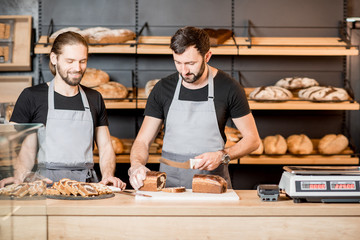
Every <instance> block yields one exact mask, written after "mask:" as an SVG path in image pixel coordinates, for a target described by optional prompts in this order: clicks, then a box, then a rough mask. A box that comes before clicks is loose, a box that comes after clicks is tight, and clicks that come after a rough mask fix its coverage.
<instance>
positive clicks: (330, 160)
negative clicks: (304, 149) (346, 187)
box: [239, 155, 359, 165]
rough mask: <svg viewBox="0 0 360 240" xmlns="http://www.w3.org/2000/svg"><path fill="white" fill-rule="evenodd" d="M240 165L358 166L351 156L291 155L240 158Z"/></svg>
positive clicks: (357, 162) (357, 159) (357, 161)
mask: <svg viewBox="0 0 360 240" xmlns="http://www.w3.org/2000/svg"><path fill="white" fill-rule="evenodd" d="M239 161H240V164H282V165H287V164H291V165H294V164H300V165H304V164H306V165H349V164H356V165H357V164H359V158H358V157H353V156H351V155H331V156H323V155H310V156H304V157H297V156H293V155H283V156H276V157H271V156H267V155H259V156H255V155H254V156H251V155H249V156H245V157H243V158H241V159H240V160H239Z"/></svg>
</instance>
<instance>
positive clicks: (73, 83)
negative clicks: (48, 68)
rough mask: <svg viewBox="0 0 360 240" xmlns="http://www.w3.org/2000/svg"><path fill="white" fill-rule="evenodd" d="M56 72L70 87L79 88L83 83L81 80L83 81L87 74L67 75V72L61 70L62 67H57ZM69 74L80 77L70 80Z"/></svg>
mask: <svg viewBox="0 0 360 240" xmlns="http://www.w3.org/2000/svg"><path fill="white" fill-rule="evenodd" d="M56 71H57V72H58V73H59V75H60V77H61V78H62V79H63V80H64V81H65V82H66V83H67V84H68V85H70V86H77V85H78V84H79V83H80V81H81V79H82V77H83V75H84V73H85V71H84V72H82V71H78V72H67V73H65V72H63V71H62V69H61V67H59V65H56ZM69 73H71V74H74V73H80V77H73V78H70V77H69Z"/></svg>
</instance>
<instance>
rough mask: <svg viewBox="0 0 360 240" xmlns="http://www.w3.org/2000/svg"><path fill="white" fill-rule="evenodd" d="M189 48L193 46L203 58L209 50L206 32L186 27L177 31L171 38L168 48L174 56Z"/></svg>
mask: <svg viewBox="0 0 360 240" xmlns="http://www.w3.org/2000/svg"><path fill="white" fill-rule="evenodd" d="M190 46H194V47H195V48H196V49H197V50H198V51H199V53H200V54H201V56H203V57H204V56H205V54H206V53H207V52H208V51H209V49H210V39H209V35H208V34H207V32H206V31H204V30H203V29H201V28H196V27H190V26H188V27H183V28H180V29H179V30H177V31H176V33H175V34H174V36H172V38H171V44H170V48H171V50H173V51H174V52H175V53H176V54H182V53H184V52H185V50H186V49H187V48H188V47H190Z"/></svg>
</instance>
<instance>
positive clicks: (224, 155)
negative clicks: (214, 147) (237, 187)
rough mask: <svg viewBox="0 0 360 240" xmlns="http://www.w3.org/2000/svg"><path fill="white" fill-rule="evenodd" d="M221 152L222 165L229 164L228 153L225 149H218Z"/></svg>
mask: <svg viewBox="0 0 360 240" xmlns="http://www.w3.org/2000/svg"><path fill="white" fill-rule="evenodd" d="M219 151H220V152H221V154H222V156H221V159H220V161H221V164H224V165H227V164H229V162H230V160H231V158H230V155H229V154H228V153H227V151H225V149H222V150H219Z"/></svg>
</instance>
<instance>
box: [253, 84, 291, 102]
mask: <svg viewBox="0 0 360 240" xmlns="http://www.w3.org/2000/svg"><path fill="white" fill-rule="evenodd" d="M249 97H250V99H254V100H288V99H290V98H292V97H293V95H292V93H291V92H290V91H289V90H287V89H285V88H282V87H277V86H267V87H264V86H262V87H257V88H255V89H254V90H253V91H252V92H251V93H250V94H249Z"/></svg>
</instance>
